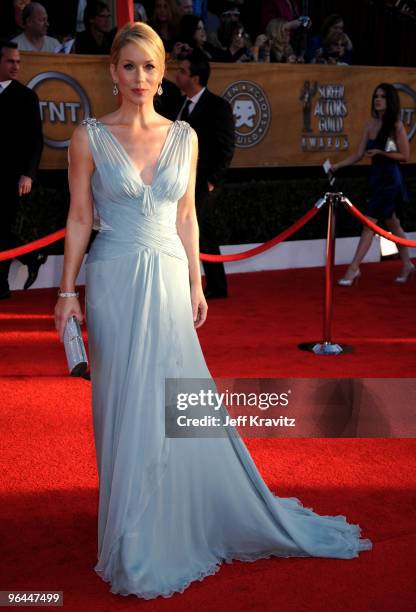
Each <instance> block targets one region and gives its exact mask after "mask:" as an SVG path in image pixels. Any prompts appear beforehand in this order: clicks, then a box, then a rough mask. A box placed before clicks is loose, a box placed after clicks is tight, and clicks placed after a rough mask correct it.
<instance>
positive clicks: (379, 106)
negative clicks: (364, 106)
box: [373, 88, 387, 113]
mask: <svg viewBox="0 0 416 612" xmlns="http://www.w3.org/2000/svg"><path fill="white" fill-rule="evenodd" d="M373 104H374V110H375V111H376V112H377V113H383V112H384V111H385V110H386V108H387V96H386V92H385V91H384V89H381V88H378V89H376V93H375V94H374V99H373Z"/></svg>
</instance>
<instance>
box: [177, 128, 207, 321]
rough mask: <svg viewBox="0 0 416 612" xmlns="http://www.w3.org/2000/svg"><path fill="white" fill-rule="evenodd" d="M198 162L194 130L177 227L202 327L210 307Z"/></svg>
mask: <svg viewBox="0 0 416 612" xmlns="http://www.w3.org/2000/svg"><path fill="white" fill-rule="evenodd" d="M197 160H198V137H197V135H196V132H195V131H194V130H192V159H191V171H190V177H189V183H188V187H187V190H186V192H185V194H184V195H183V196H182V198H181V199H180V200H179V203H178V212H177V217H176V227H177V230H178V234H179V237H180V239H181V240H182V244H183V246H184V248H185V251H186V255H187V258H188V264H189V279H190V283H191V301H192V310H193V316H194V323H195V327H200V326H201V325H202V324H203V323H204V321H205V319H206V316H207V310H208V306H207V303H206V301H205V298H204V294H203V292H202V282H201V269H200V263H199V229H198V221H197V217H196V210H195V183H196V166H197Z"/></svg>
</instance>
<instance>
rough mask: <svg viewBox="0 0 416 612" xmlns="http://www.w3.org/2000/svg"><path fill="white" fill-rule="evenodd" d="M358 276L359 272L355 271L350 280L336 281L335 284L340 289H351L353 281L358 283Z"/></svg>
mask: <svg viewBox="0 0 416 612" xmlns="http://www.w3.org/2000/svg"><path fill="white" fill-rule="evenodd" d="M360 276H361V272H360V270H356V271H355V272H354V275H353V277H352V278H340V279H339V280H338V281H337V283H338V285H341V287H351V285H352V284H353V283H355V281H358V279H359V278H360Z"/></svg>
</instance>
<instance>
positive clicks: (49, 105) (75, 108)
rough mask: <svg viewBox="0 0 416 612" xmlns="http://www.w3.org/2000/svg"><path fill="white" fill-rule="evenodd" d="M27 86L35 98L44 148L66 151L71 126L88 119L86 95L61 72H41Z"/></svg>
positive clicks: (72, 80) (76, 82)
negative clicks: (39, 115) (37, 99)
mask: <svg viewBox="0 0 416 612" xmlns="http://www.w3.org/2000/svg"><path fill="white" fill-rule="evenodd" d="M27 86H28V87H30V88H31V89H33V90H34V91H36V93H37V95H38V97H39V101H40V102H39V106H40V113H41V117H42V123H43V130H44V140H45V144H47V145H48V146H49V147H52V148H53V149H65V148H67V147H68V145H69V140H70V136H71V134H72V132H73V129H74V126H75V125H78V124H79V123H80V122H81V121H82V120H83V119H85V117H89V116H90V115H91V112H90V108H91V105H90V101H89V99H88V96H87V94H86V93H85V91H84V90H83V88H82V87H81V85H80V84H79V83H78V81H76V80H75V79H73V78H72V77H70V76H69V75H67V74H64V73H62V72H41V73H40V74H38V75H36V76H35V77H34V78H33V79H31V81H29V83H27ZM58 96H59V97H58Z"/></svg>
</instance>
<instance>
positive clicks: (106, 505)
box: [83, 119, 371, 599]
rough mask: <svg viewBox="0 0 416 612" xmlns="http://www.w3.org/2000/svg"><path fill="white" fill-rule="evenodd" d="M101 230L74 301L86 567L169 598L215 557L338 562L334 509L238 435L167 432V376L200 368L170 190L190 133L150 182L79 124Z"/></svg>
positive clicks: (349, 528)
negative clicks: (82, 295)
mask: <svg viewBox="0 0 416 612" xmlns="http://www.w3.org/2000/svg"><path fill="white" fill-rule="evenodd" d="M83 124H84V125H85V127H86V129H87V131H88V135H89V143H90V147H91V151H92V154H93V157H94V161H95V166H96V169H95V172H94V174H93V177H92V192H93V198H94V205H95V212H96V228H97V229H99V230H100V231H99V233H98V235H97V237H96V239H95V241H94V243H93V245H92V248H91V250H90V253H89V255H88V259H87V265H86V271H87V272H86V274H87V283H86V284H87V292H86V311H87V326H88V336H89V347H90V358H91V380H92V399H93V424H94V437H95V444H96V453H97V466H98V474H99V484H100V487H99V509H98V562H97V564H96V566H95V568H94V569H95V571H96V572H97V574H98V575H99V576H100V577H101V578H102V579H103V580H104V581H106V582H109V583H110V584H111V592H112V593H119V594H121V595H128V594H134V595H137V596H138V597H142V598H144V599H151V598H154V597H157V596H159V595H161V596H163V597H170V596H171V595H172V594H173V593H175V592H183V591H184V589H185V588H186V587H187V586H189V584H190V583H191V582H192V581H194V580H202V579H203V578H204V577H205V576H208V575H210V574H214V573H215V572H217V571H218V570H219V568H220V564H221V562H222V561H226V562H231V560H232V559H239V560H242V561H255V560H256V559H261V558H267V557H271V556H276V557H292V556H294V557H333V558H338V559H350V558H353V557H357V556H358V554H359V552H360V551H362V550H369V549H370V548H371V542H370V541H369V540H366V539H361V538H360V527H359V526H358V525H351V524H348V523H347V522H346V519H345V517H344V516H319V515H318V514H316V513H314V512H313V511H312V509H309V508H305V507H303V506H302V504H301V502H300V501H299V500H298V499H297V498H295V497H291V498H280V497H277V496H275V495H274V494H273V493H272V492H271V491H270V490H269V488H268V487H267V485H266V484H265V482H264V481H263V479H262V477H261V475H260V473H259V471H258V470H257V468H256V466H255V464H254V462H253V460H252V458H251V456H250V454H249V452H248V450H247V448H246V446H245V444H244V442H243V440H242V439H241V437H240V436H238V435H237V436H235V435H234V436H231V435H230V436H227V437H224V438H199V439H196V438H166V437H165V435H164V434H165V421H164V391H165V378H180V377H184V378H209V377H210V374H209V371H208V369H207V366H206V364H205V360H204V356H203V354H202V351H201V348H200V344H199V341H198V336H197V334H196V332H195V329H194V325H193V320H192V310H191V302H190V291H189V277H188V264H187V258H186V255H185V250H184V247H183V245H182V242H181V240H180V238H179V236H178V234H177V231H176V209H177V202H178V199H179V198H181V196H182V195H183V194H184V192H185V190H186V188H187V183H188V178H189V172H190V162H191V131H190V127H189V125H188V124H187V123H185V122H183V121H175V122H174V123H173V124H172V125H171V127H170V129H169V132H168V136H167V139H166V141H165V144H164V146H163V149H162V152H161V154H160V157H159V160H158V163H157V168H156V170H155V174H154V178H153V182H152V184H151V185H147V184H145V183H143V181H142V179H141V176H140V174H139V173H138V171H137V169H136V167H135V166H134V164H133V162H132V160H131V159H130V157H129V156H128V155H127V153H126V151H125V149H124V148H123V147H122V145H121V143H120V142H119V141H118V140H117V139H116V138H115V136H114V135H113V134H112V133H111V130H110V128H109V127H107V126H106V125H104V124H103V123H101V122H100V121H98V120H96V119H87V120H86V121H84V122H83Z"/></svg>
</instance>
